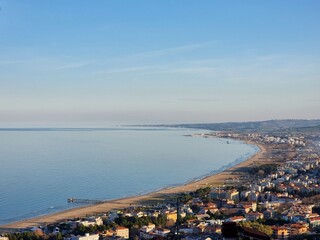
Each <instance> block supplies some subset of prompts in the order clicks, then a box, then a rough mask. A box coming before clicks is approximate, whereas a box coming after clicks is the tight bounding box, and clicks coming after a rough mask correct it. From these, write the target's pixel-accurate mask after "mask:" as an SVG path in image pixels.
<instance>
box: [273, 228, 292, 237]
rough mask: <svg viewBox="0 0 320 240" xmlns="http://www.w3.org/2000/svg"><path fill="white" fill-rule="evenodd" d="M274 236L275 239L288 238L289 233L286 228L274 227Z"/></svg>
mask: <svg viewBox="0 0 320 240" xmlns="http://www.w3.org/2000/svg"><path fill="white" fill-rule="evenodd" d="M272 235H273V237H275V238H287V237H288V235H289V231H288V229H287V228H286V227H284V226H273V227H272Z"/></svg>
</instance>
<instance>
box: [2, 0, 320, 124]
mask: <svg viewBox="0 0 320 240" xmlns="http://www.w3.org/2000/svg"><path fill="white" fill-rule="evenodd" d="M319 12H320V1H318V0H314V1H312V0H306V1H298V0H282V1H278V0H268V1H256V0H228V1H222V0H220V1H218V0H202V1H199V0H187V1H186V0H174V1H173V0H153V1H150V0H145V1H140V0H135V1H129V0H127V1H124V0H113V1H112V0H109V1H102V0H92V1H84V0H68V1H65V0H55V1H49V0H48V1H33V0H26V1H21V0H20V1H16V0H0V127H16V126H68V127H69V126H92V127H96V126H99V127H100V126H106V125H108V124H157V123H204V122H205V123H208V122H230V121H232V122H235V121H259V120H269V119H320V44H319V43H320V31H319V26H320V14H319Z"/></svg>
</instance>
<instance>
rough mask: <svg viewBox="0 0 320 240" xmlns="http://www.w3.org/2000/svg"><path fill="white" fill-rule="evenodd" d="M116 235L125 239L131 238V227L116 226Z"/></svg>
mask: <svg viewBox="0 0 320 240" xmlns="http://www.w3.org/2000/svg"><path fill="white" fill-rule="evenodd" d="M115 232H116V236H117V237H121V238H124V239H129V228H126V227H120V226H119V227H116V230H115Z"/></svg>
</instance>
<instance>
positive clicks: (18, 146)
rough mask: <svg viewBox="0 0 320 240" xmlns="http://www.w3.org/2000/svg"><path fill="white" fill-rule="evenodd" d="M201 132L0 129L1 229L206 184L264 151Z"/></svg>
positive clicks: (169, 130)
mask: <svg viewBox="0 0 320 240" xmlns="http://www.w3.org/2000/svg"><path fill="white" fill-rule="evenodd" d="M195 132H198V133H199V132H201V131H195V130H181V129H111V128H110V129H103V130H102V129H100V130H99V129H96V130H85V129H78V130H72V131H70V130H52V129H51V130H50V129H48V130H46V131H44V130H42V131H39V130H36V129H34V130H30V129H29V130H23V131H22V130H16V131H4V130H0V164H1V165H0V225H1V224H5V223H9V222H14V221H17V220H21V219H25V218H30V217H34V216H38V215H42V214H48V213H52V212H56V211H61V210H64V209H67V208H71V207H75V206H79V205H75V204H70V203H67V198H69V197H77V198H88V199H113V198H119V197H125V196H130V195H139V194H143V193H146V192H150V191H153V190H156V189H160V188H164V187H168V186H173V185H177V184H182V183H185V182H188V181H191V180H193V179H195V178H200V177H202V176H204V175H207V174H209V173H210V172H212V171H214V170H218V169H219V168H221V167H224V166H226V165H228V164H230V163H233V162H235V161H238V162H239V161H242V160H245V159H246V158H248V157H250V156H251V155H253V154H254V153H256V152H257V151H258V149H257V147H255V146H250V145H246V144H244V143H242V142H239V141H230V140H229V143H230V144H227V141H226V140H223V139H214V138H201V137H186V136H183V135H186V134H192V133H195Z"/></svg>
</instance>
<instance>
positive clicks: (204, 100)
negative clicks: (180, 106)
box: [177, 98, 220, 102]
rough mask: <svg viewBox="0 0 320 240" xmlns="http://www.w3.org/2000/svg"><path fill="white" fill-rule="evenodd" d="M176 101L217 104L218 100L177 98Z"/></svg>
mask: <svg viewBox="0 0 320 240" xmlns="http://www.w3.org/2000/svg"><path fill="white" fill-rule="evenodd" d="M177 100H178V101H182V102H219V101H220V100H219V99H213V98H179V99H177Z"/></svg>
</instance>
